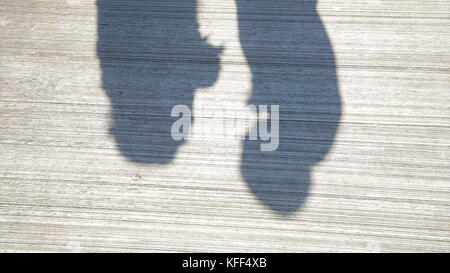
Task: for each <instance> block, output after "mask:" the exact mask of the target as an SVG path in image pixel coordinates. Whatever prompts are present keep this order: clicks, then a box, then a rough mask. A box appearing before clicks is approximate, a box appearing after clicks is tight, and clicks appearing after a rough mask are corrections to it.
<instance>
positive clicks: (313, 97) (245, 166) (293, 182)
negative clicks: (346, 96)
mask: <svg viewBox="0 0 450 273" xmlns="http://www.w3.org/2000/svg"><path fill="white" fill-rule="evenodd" d="M236 3H237V6H238V18H239V33H240V34H239V35H240V41H241V45H242V48H243V50H244V53H245V56H246V59H247V62H248V64H249V66H250V69H251V72H252V77H253V78H252V83H253V90H252V95H251V98H250V99H249V101H248V103H249V104H252V105H255V106H258V105H279V109H280V110H279V111H280V112H279V117H280V122H279V131H280V136H279V137H280V140H279V148H278V150H276V151H272V152H263V151H260V144H261V141H260V140H257V141H249V140H245V141H243V152H242V163H241V173H242V176H243V177H244V179H245V181H246V182H247V184H248V187H249V189H250V190H251V192H253V194H254V195H255V196H256V197H257V198H258V199H259V200H260V201H261V202H262V203H263V204H265V205H266V206H268V207H269V208H271V209H272V210H273V211H275V212H277V213H279V214H282V215H289V214H291V213H293V212H295V211H297V210H298V209H299V208H300V207H301V206H302V205H303V204H304V203H305V199H306V197H307V195H308V191H309V188H310V185H311V172H312V168H313V167H314V166H315V165H317V163H319V162H320V161H321V160H323V159H324V157H325V156H326V154H327V153H328V152H329V150H330V148H331V146H332V144H333V141H334V139H335V135H336V131H337V129H338V124H339V120H340V116H341V101H340V96H339V90H338V82H337V78H336V65H335V58H334V54H333V50H332V48H331V45H330V41H329V39H328V35H327V33H326V31H325V28H324V26H323V24H322V21H321V19H320V17H319V15H318V14H317V11H316V7H315V6H316V1H315V0H313V1H311V0H310V1H302V0H283V1H279V0H258V1H254V0H236ZM269 125H270V121H269Z"/></svg>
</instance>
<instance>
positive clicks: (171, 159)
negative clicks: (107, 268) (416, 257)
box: [0, 0, 450, 252]
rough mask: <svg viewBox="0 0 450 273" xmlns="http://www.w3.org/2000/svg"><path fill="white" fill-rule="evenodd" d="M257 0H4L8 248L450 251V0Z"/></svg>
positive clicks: (4, 228)
mask: <svg viewBox="0 0 450 273" xmlns="http://www.w3.org/2000/svg"><path fill="white" fill-rule="evenodd" d="M255 2H256V1H243V0H238V1H236V2H235V1H231V0H198V1H195V0H186V1H181V0H178V1H162V0H158V1H156V0H155V1H112V0H110V1H107V0H99V1H98V3H97V2H96V1H94V0H67V1H63V0H51V1H50V0H40V1H38V0H27V1H8V0H4V1H2V2H1V4H0V36H1V39H0V251H2V252H17V251H64V252H66V251H75V252H79V251H82V252H85V251H88V252H89V251H133V252H134V251H163V252H166V251H189V252H190V251H220V252H222V251H234V252H239V251H252V252H263V251H267V252H272V251H277V252H283V251H292V252H312V251H324V252H336V251H339V252H348V251H363V252H372V251H375V252H398V251H405V252H412V251H418V252H449V251H450V208H449V206H450V162H449V159H450V150H449V148H450V127H449V124H450V107H449V102H450V100H449V92H450V71H449V68H450V58H449V56H450V38H449V37H450V35H449V34H450V33H449V32H450V28H449V25H450V3H449V1H447V0H436V1H419V0H409V1H398V0H396V1H394V0H384V1H381V0H367V1H362V0H358V1H350V0H343V1H331V0H322V1H319V2H318V3H317V5H316V6H315V3H314V1H293V0H282V1H281V0H280V1H269V0H264V1H261V2H260V3H261V4H259V5H257V4H256V3H255ZM180 103H181V104H186V105H189V106H191V107H192V108H193V109H194V125H193V126H194V127H193V128H192V130H191V131H192V132H191V133H192V135H191V138H190V139H189V140H187V141H185V142H184V143H174V142H173V140H172V139H171V138H169V137H168V135H167V128H168V127H167V126H168V125H169V124H171V122H172V120H171V119H169V116H167V113H170V109H171V106H172V105H174V104H180ZM264 103H267V104H279V105H280V113H281V114H280V118H281V120H280V128H281V132H280V138H281V142H280V150H279V151H277V152H274V153H269V154H263V153H260V152H259V151H258V150H256V149H255V146H254V144H255V143H251V142H242V141H241V140H240V139H239V138H236V137H221V136H220V135H217V134H213V133H210V134H207V135H206V137H200V136H201V135H202V133H201V130H200V127H202V129H203V130H205V131H206V132H214V130H215V129H216V128H215V127H214V126H215V124H214V123H213V122H212V121H211V120H210V119H208V118H205V117H210V116H212V115H214V114H221V113H224V112H226V113H227V115H228V116H227V117H230V116H229V115H231V116H232V117H233V115H235V116H243V115H245V114H248V112H249V108H248V105H249V104H264ZM199 109H201V110H202V111H199ZM283 111H284V112H283ZM201 122H203V123H201ZM200 124H201V125H202V126H200ZM233 133H235V135H237V136H242V135H244V134H245V132H242V131H236V132H233ZM202 136H203V135H202Z"/></svg>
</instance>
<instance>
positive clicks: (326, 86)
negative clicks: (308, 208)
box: [97, 0, 341, 215]
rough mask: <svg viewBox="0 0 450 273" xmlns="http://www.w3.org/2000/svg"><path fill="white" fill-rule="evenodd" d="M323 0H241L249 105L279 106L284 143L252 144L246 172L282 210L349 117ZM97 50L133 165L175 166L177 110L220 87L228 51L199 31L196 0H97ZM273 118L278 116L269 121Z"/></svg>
mask: <svg viewBox="0 0 450 273" xmlns="http://www.w3.org/2000/svg"><path fill="white" fill-rule="evenodd" d="M315 2H316V1H301V0H285V1H278V0H259V1H254V0H236V3H237V8H238V20H239V36H240V37H239V38H240V42H241V46H242V48H243V50H244V54H245V57H246V59H247V62H248V65H249V67H250V70H251V73H252V95H251V98H250V99H249V101H248V104H252V105H256V106H258V105H279V132H280V133H279V148H278V149H277V150H275V151H271V152H266V151H261V150H260V144H261V140H255V141H250V140H245V141H243V151H242V164H241V172H242V176H243V178H244V179H245V181H246V182H247V184H248V186H249V189H250V190H251V191H252V193H253V194H254V195H255V196H256V197H257V198H258V199H259V200H260V201H261V202H262V203H264V204H265V205H267V206H268V207H270V208H271V209H272V210H274V211H275V212H277V213H279V214H284V215H285V214H290V213H293V212H295V211H297V210H298V208H299V207H300V206H302V205H303V204H304V202H305V198H306V196H307V194H308V189H309V186H310V183H311V168H312V167H313V166H315V165H316V164H317V163H318V162H320V161H321V160H323V158H324V157H325V155H326V154H327V153H328V151H329V150H330V148H331V145H332V143H333V141H334V138H335V134H336V131H337V127H338V124H339V120H340V115H341V102H340V97H339V91H338V86H337V79H336V72H335V60H334V55H333V51H332V49H331V45H330V42H329V39H328V36H327V33H326V31H325V28H324V26H323V25H322V22H321V20H320V17H319V15H318V14H317V12H316V7H315V5H316V3H315ZM97 6H98V44H97V54H98V57H99V59H100V63H101V69H102V84H103V88H104V90H105V92H106V93H107V95H108V97H109V99H110V101H111V104H112V124H111V128H110V133H111V135H113V136H114V138H115V140H116V142H117V147H118V149H119V150H120V152H121V153H122V154H123V155H124V156H125V157H126V158H128V159H129V160H130V161H132V162H136V163H146V164H166V163H169V162H171V160H172V159H173V158H174V157H175V155H176V152H177V149H178V147H179V146H180V145H182V144H183V142H182V141H175V140H174V139H173V138H172V137H171V127H172V124H173V122H174V121H176V119H177V118H174V117H171V110H172V107H173V106H175V105H187V106H188V107H192V103H193V99H194V92H195V90H196V89H198V88H202V87H207V86H211V85H213V84H214V82H215V81H216V79H217V75H218V72H219V70H220V63H219V53H220V51H221V49H220V48H215V47H213V46H212V45H210V44H208V43H207V42H206V41H205V40H204V39H203V38H202V37H201V35H200V33H199V24H198V22H197V14H196V11H197V0H182V1H181V0H171V1H167V0H146V1H145V0H140V1H139V0H132V1H107V0H98V2H97ZM269 124H270V121H269Z"/></svg>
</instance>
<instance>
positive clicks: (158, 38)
mask: <svg viewBox="0 0 450 273" xmlns="http://www.w3.org/2000/svg"><path fill="white" fill-rule="evenodd" d="M196 8H197V0H174V1H166V0H123V1H108V0H98V1H97V10H98V24H97V25H98V43H97V55H98V57H99V60H100V65H101V70H102V86H103V89H104V90H105V92H106V94H107V96H108V98H109V100H110V102H111V106H112V110H111V111H112V113H111V125H110V134H111V135H112V136H114V138H115V140H116V143H117V147H118V149H119V150H120V152H121V153H122V155H124V156H125V157H126V158H128V159H129V160H130V161H132V162H135V163H148V164H165V163H169V162H170V161H171V160H172V159H173V158H174V156H175V154H176V152H177V149H178V148H179V146H180V145H182V144H183V141H175V140H174V139H173V138H172V137H171V126H172V124H173V122H174V121H175V120H177V119H178V117H171V110H172V107H174V106H175V105H186V106H188V107H189V108H190V109H192V101H193V98H194V91H195V90H196V89H197V88H202V87H207V86H210V85H212V84H213V83H214V82H215V81H216V78H217V74H218V71H219V68H220V66H219V53H220V51H221V49H219V48H215V47H213V46H211V45H210V44H208V43H207V42H206V40H205V39H203V38H202V37H201V36H200V33H199V30H198V28H199V25H198V22H197V15H196Z"/></svg>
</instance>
